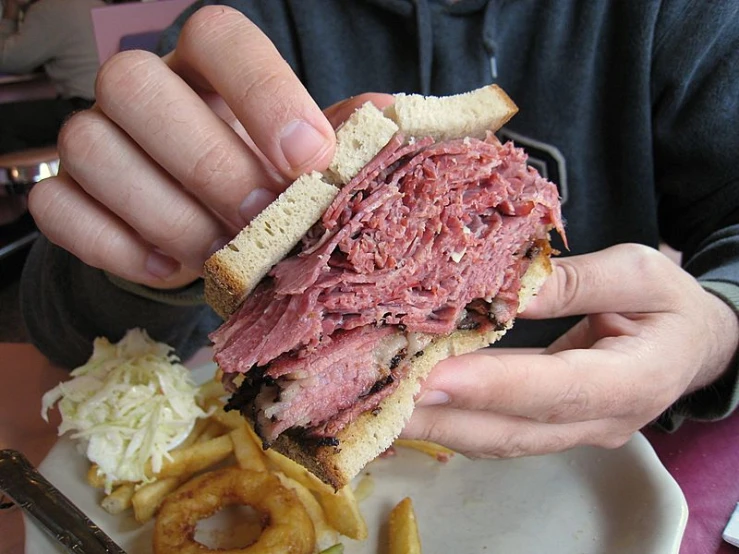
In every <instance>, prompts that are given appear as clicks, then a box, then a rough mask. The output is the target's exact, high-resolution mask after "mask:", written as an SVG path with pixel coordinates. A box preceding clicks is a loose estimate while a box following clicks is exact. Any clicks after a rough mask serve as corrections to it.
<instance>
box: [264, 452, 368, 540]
mask: <svg viewBox="0 0 739 554" xmlns="http://www.w3.org/2000/svg"><path fill="white" fill-rule="evenodd" d="M264 454H265V455H266V456H267V459H269V461H270V462H271V463H272V464H273V465H274V466H275V467H276V468H277V471H281V472H282V473H284V474H285V475H287V476H288V477H290V478H291V479H294V480H295V481H297V482H298V483H300V484H301V485H303V486H304V487H305V488H307V489H308V490H310V491H313V492H315V493H316V494H317V495H318V501H319V502H320V504H321V506H322V507H323V511H324V513H325V514H326V520H327V521H328V523H329V525H331V526H332V527H333V528H334V529H336V530H337V531H338V532H339V533H341V534H342V535H344V536H346V537H350V538H352V539H356V540H364V539H366V538H367V523H366V522H365V520H364V517H363V516H362V513H361V512H360V511H359V503H358V502H357V499H356V498H355V497H354V492H353V491H352V488H351V486H350V485H347V486H345V487H344V488H342V489H339V490H338V491H336V492H335V491H334V489H333V487H331V485H327V484H326V483H324V482H323V481H321V480H320V479H319V478H318V477H316V476H315V475H313V474H312V473H311V472H310V471H308V470H307V469H306V468H304V467H303V466H301V465H300V464H299V463H297V462H295V461H294V460H291V459H290V458H288V457H286V456H283V455H282V454H280V453H279V452H277V451H276V450H273V449H271V448H270V449H268V450H265V451H264Z"/></svg>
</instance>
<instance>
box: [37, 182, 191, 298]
mask: <svg viewBox="0 0 739 554" xmlns="http://www.w3.org/2000/svg"><path fill="white" fill-rule="evenodd" d="M29 209H30V211H31V214H32V215H33V217H34V219H35V220H36V222H37V224H38V226H39V229H40V230H41V232H42V233H43V234H44V235H46V237H48V238H49V240H50V241H51V242H53V243H54V244H57V245H58V246H60V247H62V248H64V249H65V250H68V251H69V252H71V253H72V254H74V255H75V256H76V257H77V258H79V259H80V260H82V261H83V262H84V263H86V264H87V265H90V266H92V267H96V268H99V269H103V270H105V271H109V272H111V273H113V274H115V275H118V276H120V277H123V278H124V279H127V280H129V281H132V282H136V283H142V284H144V285H148V286H151V287H156V288H176V287H180V286H183V285H186V284H188V283H191V282H192V281H194V280H195V279H196V278H197V274H196V273H194V272H192V271H189V270H186V269H183V268H182V267H181V266H180V265H179V264H178V263H177V262H176V261H175V260H173V259H171V258H169V257H167V256H164V255H162V254H159V253H157V252H156V251H154V250H153V249H152V247H151V246H150V245H149V244H147V243H146V242H145V241H144V240H143V239H142V238H141V237H140V236H139V235H138V234H136V233H135V232H134V231H133V230H132V229H131V228H130V227H129V226H128V225H126V224H125V223H124V222H123V221H121V220H120V219H118V218H117V217H116V216H115V215H114V214H112V213H111V212H109V211H107V210H106V209H105V208H104V207H103V206H101V205H100V204H99V203H97V202H96V201H95V200H93V199H92V198H91V197H90V196H88V195H87V194H85V192H84V191H83V190H82V189H80V188H79V187H78V186H77V185H76V183H75V182H74V181H73V180H72V178H71V177H70V176H69V175H68V174H67V173H66V172H64V171H61V172H60V174H59V176H57V177H52V178H49V179H45V180H43V181H41V182H39V183H38V184H36V185H35V186H34V187H33V189H31V193H30V195H29Z"/></svg>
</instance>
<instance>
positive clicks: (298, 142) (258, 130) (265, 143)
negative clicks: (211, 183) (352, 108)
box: [170, 6, 335, 179]
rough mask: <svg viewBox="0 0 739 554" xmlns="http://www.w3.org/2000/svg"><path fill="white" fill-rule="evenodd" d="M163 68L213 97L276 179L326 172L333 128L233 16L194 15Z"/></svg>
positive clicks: (265, 42) (263, 41)
mask: <svg viewBox="0 0 739 554" xmlns="http://www.w3.org/2000/svg"><path fill="white" fill-rule="evenodd" d="M170 65H171V67H172V68H173V69H174V70H175V71H176V72H177V73H179V74H181V75H183V77H184V78H185V79H186V80H188V81H189V82H195V83H197V84H198V85H199V86H201V87H204V86H205V83H207V84H208V85H209V86H210V87H211V88H212V89H213V90H214V91H216V92H218V94H220V95H221V96H222V97H223V98H224V100H225V101H226V103H227V104H228V105H229V107H230V108H231V110H232V111H233V113H234V114H236V117H237V118H238V119H239V121H240V122H241V123H242V124H243V125H244V127H245V128H246V129H247V131H248V133H249V135H250V136H251V138H252V139H253V140H254V143H255V144H256V145H257V147H258V148H259V150H260V151H261V152H262V153H263V154H264V155H265V156H266V157H267V159H268V160H269V161H270V162H271V163H272V164H273V165H274V166H275V167H276V168H277V169H278V171H280V172H281V173H282V174H283V175H285V176H287V177H289V178H291V179H294V178H296V177H297V176H298V175H300V174H301V173H304V172H306V171H308V170H312V169H318V170H322V169H325V168H326V167H327V166H328V163H329V162H330V161H331V157H332V155H333V150H334V142H335V138H334V133H333V128H332V127H331V125H330V124H329V122H328V120H327V119H326V118H325V117H324V115H323V113H322V112H321V110H320V108H319V107H318V106H317V105H316V103H315V101H314V100H313V99H312V98H311V96H310V95H309V94H308V92H307V91H306V89H305V87H304V86H303V85H302V83H301V82H300V81H299V80H298V78H297V77H296V75H295V74H294V73H293V71H292V69H291V68H290V66H289V65H288V64H287V62H286V61H285V60H284V59H283V58H282V56H281V55H280V53H279V52H278V51H277V49H276V48H275V47H274V45H273V44H272V42H270V40H269V39H268V38H267V37H266V36H265V35H264V33H262V31H261V30H260V29H259V28H258V27H257V26H256V25H254V24H253V23H252V22H251V21H249V20H248V19H247V18H246V17H244V16H243V14H241V13H240V12H238V11H236V10H233V9H231V8H228V7H225V6H206V7H204V8H202V9H200V10H198V11H197V12H196V13H195V14H193V15H192V16H191V17H190V19H189V20H188V22H187V24H186V25H185V26H184V28H183V29H182V32H181V34H180V38H179V42H178V44H177V49H176V50H175V53H174V55H173V56H172V58H171V60H170Z"/></svg>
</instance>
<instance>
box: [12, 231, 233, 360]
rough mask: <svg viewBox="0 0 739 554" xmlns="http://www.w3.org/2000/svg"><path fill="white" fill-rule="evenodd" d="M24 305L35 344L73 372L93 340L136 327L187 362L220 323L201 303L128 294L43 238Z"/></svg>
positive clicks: (26, 281)
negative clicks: (142, 329) (170, 302)
mask: <svg viewBox="0 0 739 554" xmlns="http://www.w3.org/2000/svg"><path fill="white" fill-rule="evenodd" d="M21 305H22V311H23V317H24V320H25V324H26V328H27V330H28V333H29V336H30V337H31V340H32V342H33V343H34V344H35V345H36V347H37V348H39V349H40V350H41V351H42V352H43V353H44V354H45V355H46V356H47V357H48V358H49V359H50V360H51V361H52V362H54V363H56V364H58V365H61V366H64V367H70V368H71V367H75V366H77V365H79V364H81V363H83V362H84V361H85V360H86V359H87V358H88V357H89V355H90V353H91V348H92V340H93V339H94V338H95V337H97V336H105V337H108V338H110V339H111V340H113V341H117V340H119V339H120V338H122V336H123V334H124V333H125V331H126V330H127V329H130V328H133V327H141V328H144V329H146V330H147V332H148V333H149V334H150V336H151V337H152V338H154V339H156V340H159V341H162V342H166V343H167V344H170V345H172V346H173V347H174V348H175V351H176V353H177V354H178V355H179V356H180V357H181V358H182V359H187V358H188V357H189V356H190V355H192V354H193V353H194V352H195V351H196V350H197V349H198V348H200V347H201V346H204V345H206V344H207V343H208V340H207V333H208V332H209V331H210V330H212V329H213V328H214V327H215V326H216V325H217V324H218V322H219V321H218V319H217V316H215V314H213V312H212V311H211V310H210V308H208V307H207V306H205V305H204V304H202V303H200V302H197V301H192V302H188V301H187V300H186V299H183V300H182V302H180V303H179V305H172V304H166V303H162V302H157V301H153V300H149V299H146V298H142V297H141V296H138V295H136V294H132V293H130V292H127V291H125V290H123V289H121V288H120V287H118V286H116V285H115V284H113V283H112V282H111V281H110V279H109V278H108V277H107V276H106V275H105V273H103V272H102V271H99V270H96V269H94V268H91V267H89V266H86V265H84V264H83V263H81V262H80V261H79V260H78V259H76V258H75V257H73V256H72V255H70V254H69V253H68V252H66V251H64V250H62V249H60V248H58V247H55V246H53V245H51V244H50V243H49V242H48V241H47V240H46V239H45V238H43V237H42V238H40V239H39V240H38V241H37V243H36V244H35V245H34V247H33V249H32V251H31V253H30V255H29V257H28V260H27V262H26V267H25V269H24V274H23V279H22V290H21Z"/></svg>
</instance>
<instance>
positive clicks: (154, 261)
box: [145, 250, 180, 279]
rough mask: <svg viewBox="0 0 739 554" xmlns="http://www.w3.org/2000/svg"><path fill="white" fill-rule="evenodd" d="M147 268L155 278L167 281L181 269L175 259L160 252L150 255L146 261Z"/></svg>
mask: <svg viewBox="0 0 739 554" xmlns="http://www.w3.org/2000/svg"><path fill="white" fill-rule="evenodd" d="M145 267H146V271H148V272H149V273H151V274H152V275H154V276H155V277H159V278H160V279H167V278H168V277H171V276H172V274H173V273H175V272H176V271H177V270H179V269H180V263H179V262H178V261H177V260H175V259H174V258H170V257H169V256H167V255H166V254H163V253H161V252H159V251H158V250H154V252H152V253H151V254H149V257H148V258H147V259H146V266H145Z"/></svg>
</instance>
